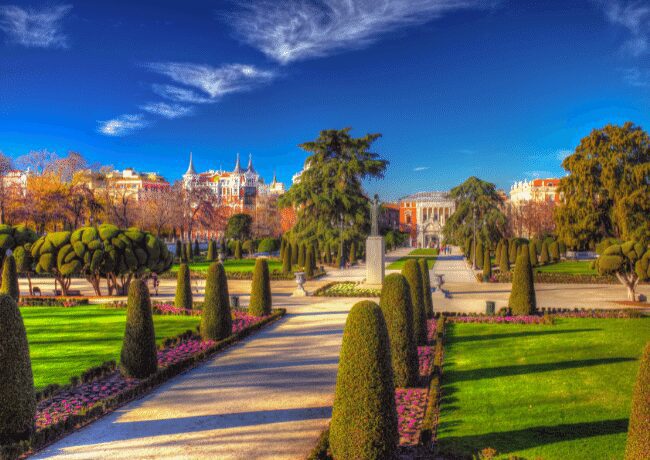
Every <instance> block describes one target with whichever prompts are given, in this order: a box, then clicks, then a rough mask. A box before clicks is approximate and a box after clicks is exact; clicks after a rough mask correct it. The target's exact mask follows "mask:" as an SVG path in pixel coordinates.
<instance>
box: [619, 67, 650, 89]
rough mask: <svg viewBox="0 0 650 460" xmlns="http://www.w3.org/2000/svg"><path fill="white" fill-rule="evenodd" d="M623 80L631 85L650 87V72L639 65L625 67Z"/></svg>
mask: <svg viewBox="0 0 650 460" xmlns="http://www.w3.org/2000/svg"><path fill="white" fill-rule="evenodd" d="M623 80H624V81H625V83H627V84H628V85H630V86H636V87H638V88H645V87H650V72H649V71H643V70H641V69H639V68H637V67H631V68H629V69H623Z"/></svg>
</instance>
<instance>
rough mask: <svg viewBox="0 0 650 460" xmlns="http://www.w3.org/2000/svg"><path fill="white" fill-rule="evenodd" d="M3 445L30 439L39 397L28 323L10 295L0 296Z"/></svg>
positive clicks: (0, 429)
mask: <svg viewBox="0 0 650 460" xmlns="http://www.w3.org/2000/svg"><path fill="white" fill-rule="evenodd" d="M0 331H2V333H1V334H0V363H2V372H0V444H5V443H6V444H10V443H12V442H16V441H21V440H24V439H27V438H29V435H30V434H31V433H32V431H33V429H34V415H35V414H36V398H35V397H34V376H33V374H32V362H31V359H30V357H29V345H28V343H27V334H26V332H25V324H24V323H23V318H22V316H21V315H20V310H19V309H18V306H17V305H16V302H15V301H14V299H12V298H11V296H9V295H6V294H2V295H0Z"/></svg>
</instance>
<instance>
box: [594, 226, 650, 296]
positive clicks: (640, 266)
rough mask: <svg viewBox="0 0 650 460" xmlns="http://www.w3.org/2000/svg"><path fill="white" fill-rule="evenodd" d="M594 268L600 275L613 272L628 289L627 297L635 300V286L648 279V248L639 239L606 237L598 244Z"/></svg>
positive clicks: (649, 268)
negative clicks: (621, 239)
mask: <svg viewBox="0 0 650 460" xmlns="http://www.w3.org/2000/svg"><path fill="white" fill-rule="evenodd" d="M598 252H599V254H600V257H598V258H597V259H596V260H595V262H594V268H595V269H596V270H597V271H598V274H600V275H607V274H614V275H616V277H617V278H618V279H619V281H620V282H621V283H622V284H623V285H624V286H625V287H627V289H628V299H629V300H633V301H634V300H636V293H635V290H636V286H637V284H638V283H639V282H640V281H645V280H648V279H650V248H648V246H647V245H646V244H644V243H642V242H640V241H636V240H630V241H625V242H622V243H621V242H619V241H618V240H614V239H606V240H604V241H603V242H601V243H600V244H599V245H598Z"/></svg>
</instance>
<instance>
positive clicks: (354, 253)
mask: <svg viewBox="0 0 650 460" xmlns="http://www.w3.org/2000/svg"><path fill="white" fill-rule="evenodd" d="M356 263H357V244H356V243H355V242H354V241H353V242H352V243H350V265H351V264H356Z"/></svg>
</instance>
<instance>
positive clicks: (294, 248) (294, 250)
mask: <svg viewBox="0 0 650 460" xmlns="http://www.w3.org/2000/svg"><path fill="white" fill-rule="evenodd" d="M291 265H298V243H295V242H294V243H291Z"/></svg>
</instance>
